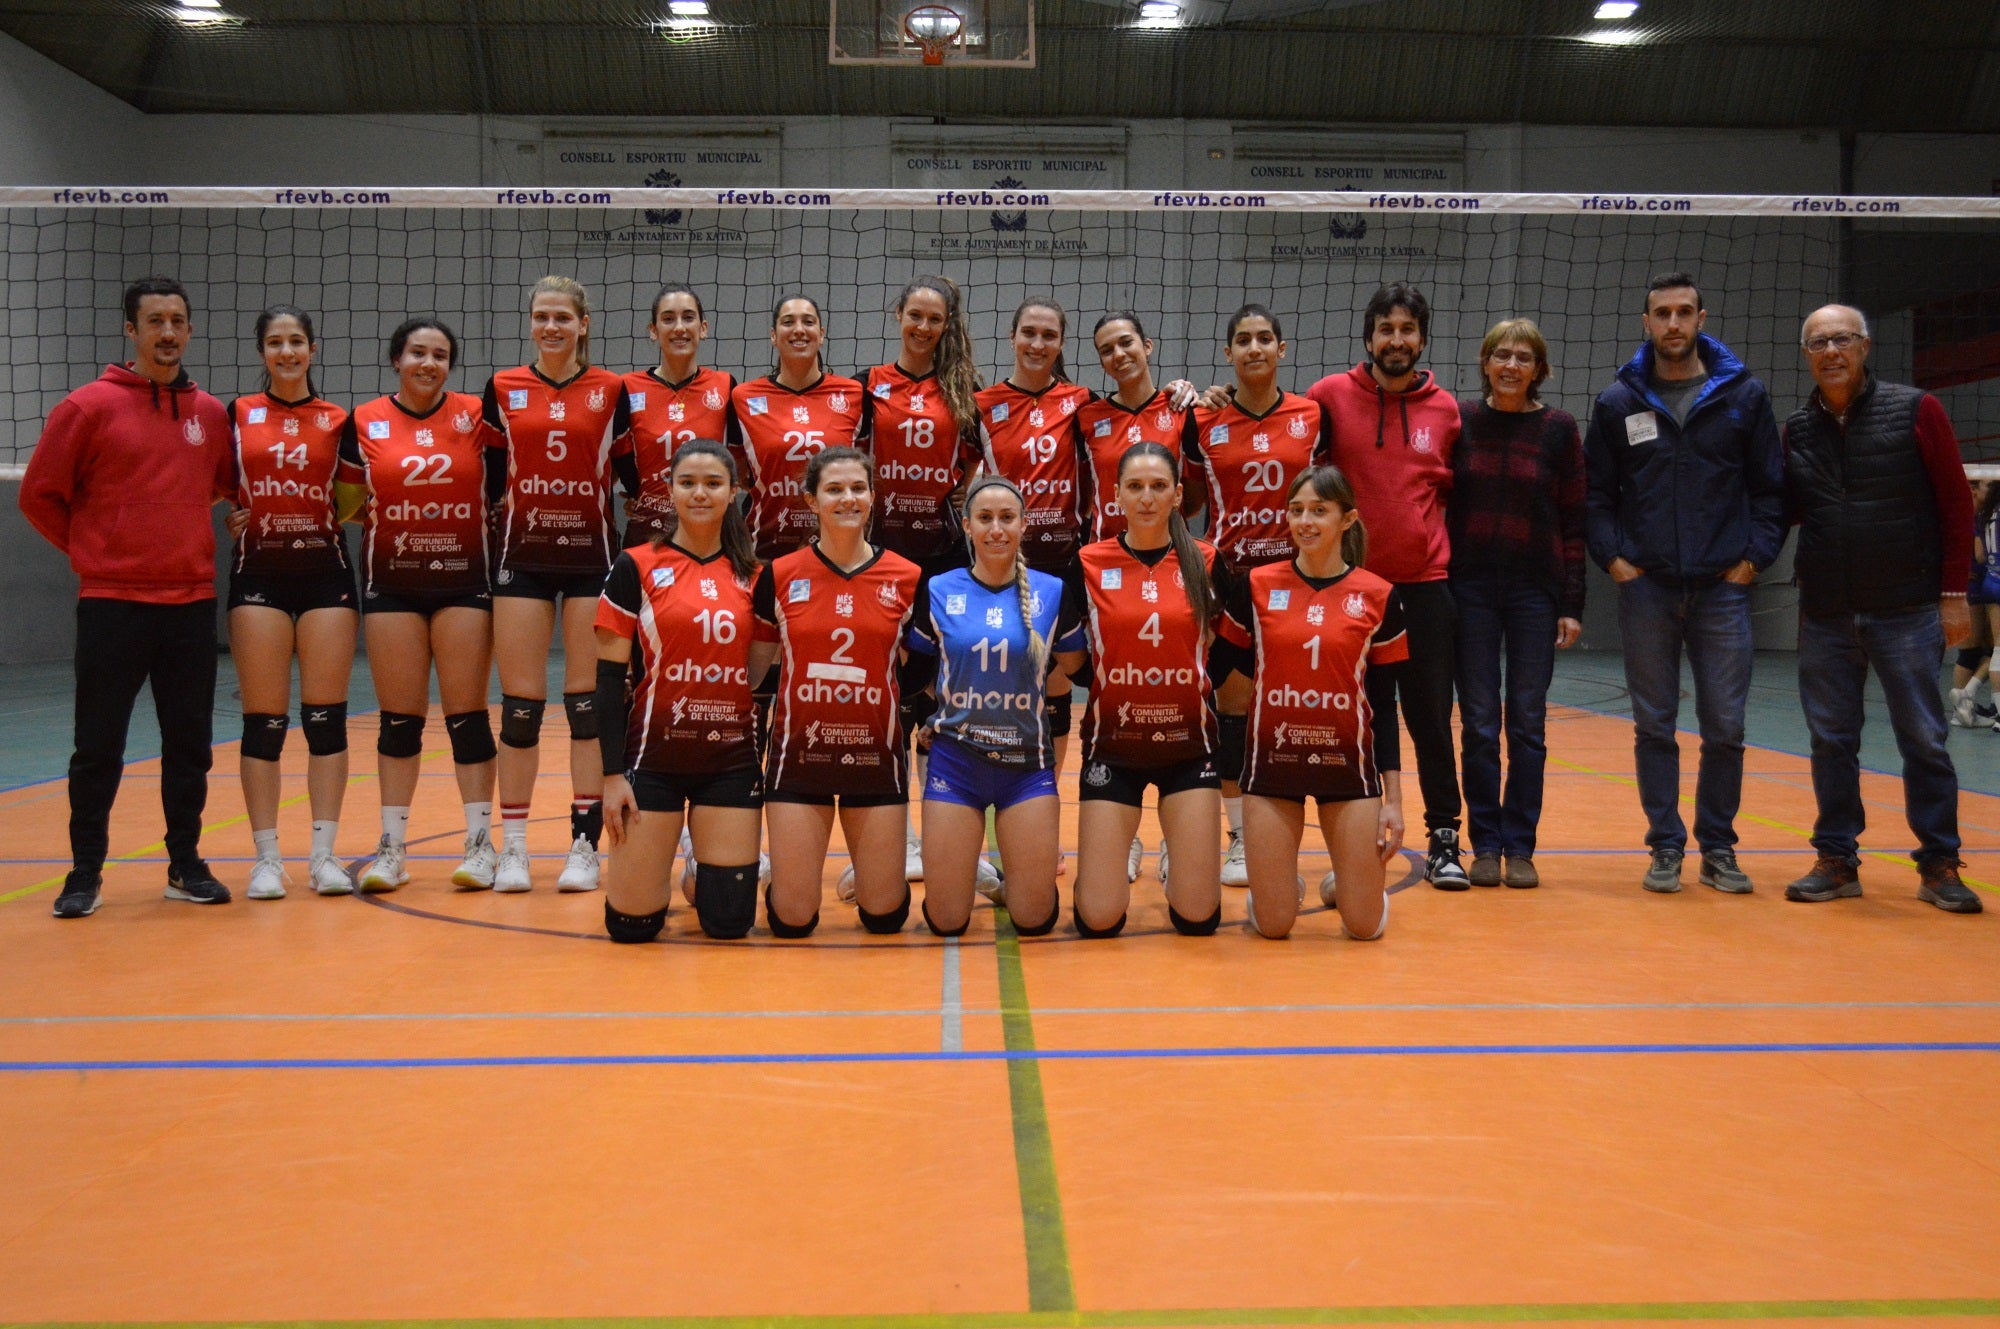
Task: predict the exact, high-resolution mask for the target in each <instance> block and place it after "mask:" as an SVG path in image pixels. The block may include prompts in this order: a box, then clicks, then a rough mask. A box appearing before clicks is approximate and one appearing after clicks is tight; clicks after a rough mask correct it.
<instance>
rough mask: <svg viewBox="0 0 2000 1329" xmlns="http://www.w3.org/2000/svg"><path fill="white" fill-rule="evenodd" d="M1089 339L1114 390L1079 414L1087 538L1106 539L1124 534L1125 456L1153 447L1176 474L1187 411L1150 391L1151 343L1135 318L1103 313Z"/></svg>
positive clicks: (1166, 395)
mask: <svg viewBox="0 0 2000 1329" xmlns="http://www.w3.org/2000/svg"><path fill="white" fill-rule="evenodd" d="M1090 339H1091V341H1092V342H1093V343H1094V344H1095V345H1096V347H1097V359H1098V363H1100V364H1102V365H1103V366H1104V372H1105V374H1106V375H1107V376H1108V377H1109V378H1110V379H1111V381H1112V383H1113V384H1114V385H1115V390H1114V391H1113V392H1112V394H1111V395H1110V396H1109V397H1093V398H1092V399H1091V400H1090V402H1089V403H1088V404H1086V405H1085V406H1083V407H1082V408H1080V409H1079V410H1078V411H1077V413H1076V420H1077V431H1078V434H1079V435H1080V437H1081V438H1082V440H1083V449H1084V455H1085V456H1086V458H1087V459H1088V460H1089V463H1090V465H1089V470H1088V484H1089V493H1090V532H1091V534H1090V538H1091V539H1093V540H1109V539H1111V538H1112V537H1114V536H1116V535H1118V534H1119V533H1121V532H1122V531H1124V529H1125V514H1124V509H1123V507H1122V505H1121V504H1122V496H1121V495H1120V493H1119V488H1118V471H1119V468H1120V466H1121V465H1122V464H1123V462H1124V458H1125V455H1126V453H1127V452H1128V451H1129V450H1130V449H1131V447H1132V446H1133V445H1134V444H1136V443H1157V444H1159V445H1160V446H1161V447H1162V448H1164V449H1166V451H1167V455H1168V456H1169V457H1170V458H1171V459H1172V460H1173V463H1174V470H1175V471H1176V473H1178V472H1179V470H1180V461H1181V447H1182V440H1183V439H1184V438H1185V437H1186V435H1187V427H1188V415H1189V412H1187V411H1185V410H1179V409H1176V408H1175V406H1174V400H1173V397H1172V396H1171V394H1170V393H1169V391H1168V390H1167V389H1164V388H1156V387H1154V386H1153V365H1152V360H1153V340H1152V338H1150V337H1148V336H1147V335H1146V329H1145V327H1144V325H1143V324H1141V323H1140V322H1139V316H1138V315H1137V314H1134V313H1130V312H1122V311H1121V312H1119V313H1114V314H1106V315H1105V316H1104V317H1103V318H1100V319H1098V320H1097V327H1096V328H1095V329H1094V330H1093V331H1092V332H1091V334H1090ZM1176 386H1178V385H1176Z"/></svg>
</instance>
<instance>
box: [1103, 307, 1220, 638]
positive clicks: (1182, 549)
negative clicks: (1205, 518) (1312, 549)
mask: <svg viewBox="0 0 2000 1329" xmlns="http://www.w3.org/2000/svg"><path fill="white" fill-rule="evenodd" d="M1135 326H1136V324H1135ZM1141 335H1143V334H1141ZM1146 457H1158V458H1159V459H1160V460H1161V461H1163V462H1165V463H1166V464H1167V473H1168V474H1169V475H1171V476H1173V477H1174V483H1175V484H1179V483H1180V482H1181V463H1180V459H1179V458H1178V457H1176V456H1174V454H1173V453H1171V452H1169V451H1168V450H1167V449H1166V448H1164V447H1162V446H1161V445H1160V444H1158V443H1155V442H1154V441H1153V440H1152V439H1150V438H1148V439H1141V440H1140V441H1139V442H1137V443H1134V444H1133V445H1132V446H1131V447H1129V448H1127V449H1125V455H1124V456H1122V457H1120V458H1119V459H1118V483H1119V484H1121V485H1123V484H1124V483H1125V468H1126V467H1127V466H1130V465H1131V464H1132V463H1133V462H1135V461H1139V460H1142V459H1144V458H1146ZM1167 539H1168V540H1169V541H1170V542H1172V544H1173V546H1174V559H1175V561H1176V562H1178V563H1179V564H1180V568H1181V582H1182V584H1183V585H1184V586H1186V588H1187V598H1188V603H1189V604H1191V605H1193V606H1194V618H1195V622H1197V623H1202V624H1206V623H1207V622H1208V621H1209V619H1211V618H1213V617H1214V616H1215V587H1214V585H1213V584H1212V583H1211V582H1210V581H1209V579H1208V560H1207V559H1206V558H1204V557H1203V556H1202V552H1201V546H1200V545H1199V544H1196V543H1195V538H1194V532H1192V531H1190V530H1189V529H1188V524H1187V519H1186V518H1185V517H1183V516H1181V512H1180V509H1179V508H1175V509H1174V510H1173V511H1171V512H1169V513H1168V514H1167Z"/></svg>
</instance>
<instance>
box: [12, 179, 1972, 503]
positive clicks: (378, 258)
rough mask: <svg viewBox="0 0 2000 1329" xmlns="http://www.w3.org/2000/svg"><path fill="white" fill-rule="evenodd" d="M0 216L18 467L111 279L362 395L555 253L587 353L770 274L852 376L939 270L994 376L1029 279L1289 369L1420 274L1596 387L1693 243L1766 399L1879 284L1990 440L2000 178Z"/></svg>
mask: <svg viewBox="0 0 2000 1329" xmlns="http://www.w3.org/2000/svg"><path fill="white" fill-rule="evenodd" d="M0 231H4V241H5V244H4V253H5V261H6V267H5V272H4V279H0V290H4V302H5V307H6V319H5V323H4V326H0V356H4V364H5V366H6V368H5V371H4V372H5V373H6V374H7V392H6V397H5V401H4V402H0V476H10V477H12V478H18V476H19V474H20V469H21V467H22V466H23V465H24V464H25V463H26V461H27V459H28V456H29V454H30V453H31V451H32V450H33V448H34V446H35V441H36V439H37V437H38V436H39V433H40V430H41V427H42V422H43V420H44V418H45V417H46V415H47V413H48V411H49V410H50V408H52V407H53V406H54V405H55V403H56V402H57V401H58V400H60V399H61V397H62V396H63V394H64V393H66V392H68V391H70V390H71V389H73V388H75V387H76V386H77V385H79V384H81V383H83V382H86V381H88V380H89V379H91V378H93V377H95V376H96V375H97V374H98V373H99V372H100V371H101V370H102V368H103V366H104V365H105V364H106V363H108V362H112V361H117V360H122V359H125V358H126V354H127V350H126V343H125V341H124V339H123V336H122V317H121V314H120V312H119V299H120V295H121V292H122V290H123V288H124V286H125V284H126V283H127V282H129V281H131V280H134V279H135V278H138V277H142V276H147V275H151V274H154V273H160V274H164V275H167V276H171V277H175V278H178V279H179V280H180V281H181V282H183V283H184V284H185V285H186V286H187V287H188V290H189V293H190V296H191V304H192V306H193V315H194V320H195V333H196V337H195V342H194V344H193V345H192V346H191V347H190V349H189V351H188V354H187V365H188V368H189V371H190V372H191V373H192V374H193V375H194V377H195V378H196V380H197V381H198V382H200V383H201V384H202V386H203V387H205V388H207V389H208V390H210V391H211V392H214V393H215V394H217V395H218V396H220V397H223V398H224V399H225V400H226V399H227V398H228V397H230V396H232V395H234V394H237V393H242V392H247V391H254V390H255V389H256V388H257V387H258V386H259V385H260V383H261V378H262V368H261V364H260V362H259V360H258V357H257V354H256V349H255V347H254V346H253V344H252V340H251V338H252V326H253V323H254V321H255V318H256V315H257V313H258V311H259V310H261V309H263V308H264V307H266V306H267V305H270V304H276V303H285V304H294V305H298V306H300V307H302V308H304V309H305V310H307V311H308V312H310V313H311V314H312V315H313V316H314V318H315V320H316V322H317V325H318V334H319V340H320V348H321V349H320V356H319V362H318V370H317V381H318V384H319V387H320V390H321V391H322V392H323V393H324V394H325V395H326V396H328V397H329V398H330V399H332V400H335V401H339V402H343V403H351V402H354V401H356V400H361V399H365V398H368V397H372V396H375V395H377V394H380V393H383V392H386V391H390V390H392V389H393V387H394V379H393V375H392V374H391V372H390V370H389V369H388V367H387V365H386V363H385V357H386V350H385V340H386V337H387V335H388V333H389V331H390V329H392V328H393V327H394V326H395V325H396V324H397V323H399V322H401V321H402V320H403V319H404V318H405V317H407V316H409V315H411V314H432V315H437V316H439V317H441V318H443V319H444V320H445V321H446V322H448V323H450V324H451V325H452V326H453V327H454V328H455V329H456V330H457V331H458V333H459V334H460V336H461V338H462V339H463V342H464V350H463V352H462V355H461V363H460V365H459V366H458V367H457V372H456V374H455V375H454V379H453V384H454V386H456V387H459V388H462V389H465V390H468V391H476V390H477V389H478V388H479V387H480V386H481V385H482V384H483V383H484V381H485V379H486V376H487V375H488V374H489V373H490V372H491V371H492V370H493V369H495V368H496V367H502V366H507V365H514V364H519V363H522V362H523V361H524V360H526V359H528V358H529V355H530V351H529V348H528V346H527V343H526V327H527V288H528V287H529V286H530V285H532V284H533V283H534V281H535V280H536V279H537V278H539V277H541V276H543V275H545V274H548V273H561V274H565V275H569V276H573V277H575V278H577V279H578V280H580V281H582V282H583V283H584V284H585V285H586V286H587V287H589V288H590V291H591V297H592V302H593V306H594V318H593V325H592V331H591V352H592V357H593V359H594V360H595V361H596V362H597V363H599V364H603V365H606V366H608V367H611V368H616V369H625V368H633V367H639V366H644V365H648V364H653V363H657V352H656V351H655V350H654V348H653V346H652V343H651V342H650V341H648V340H647V338H646V335H645V324H646V320H647V317H648V313H649V310H650V306H651V302H652V300H653V297H654V295H655V293H656V292H657V291H658V290H659V289H660V288H661V286H663V285H665V284H669V283H671V284H685V285H687V286H690V287H692V288H693V289H694V290H695V291H696V292H697V293H699V295H700V296H701V298H702V300H703V302H704V304H705V306H706V309H707V313H708V317H709V320H710V323H711V326H712V333H711V337H710V340H709V342H708V344H707V346H706V347H705V349H704V354H703V361H704V363H707V364H711V365H714V366H717V367H719V368H722V369H725V370H728V371H730V372H732V373H735V374H737V375H738V376H739V377H748V376H754V375H756V374H759V373H762V372H764V371H765V370H767V369H768V368H769V367H770V365H771V363H772V351H771V347H770V344H769V330H770V326H771V319H772V311H773V309H774V307H775V305H776V303H777V301H778V299H779V298H780V297H781V296H783V295H788V294H792V293H803V294H807V295H810V296H812V297H813V298H814V299H815V300H817V301H819V303H820V305H821V307H822V310H823V312H824V314H825V318H826V323H827V329H828V344H827V363H828V365H829V367H831V368H833V369H835V370H838V371H842V372H852V371H856V370H859V369H862V368H865V367H866V366H868V365H871V364H876V363H880V362H883V361H886V360H889V359H891V358H893V357H894V355H895V353H896V348H897V342H896V332H895V325H894V319H893V316H892V314H891V313H890V312H889V311H890V306H891V304H892V303H893V301H894V299H895V297H896V295H897V293H898V292H899V291H900V290H901V289H902V287H903V286H904V284H905V283H906V282H907V281H908V280H909V279H910V278H911V277H913V276H915V275H918V274H921V273H932V272H936V273H942V274H944V275H946V276H949V277H951V278H952V279H953V280H955V281H956V282H958V283H959V285H960V286H961V287H962V288H963V289H964V291H965V300H966V305H967V311H968V314H969V317H970V322H971V327H972V332H973V336H974V339H975V345H976V348H977V353H978V355H979V358H980V362H981V364H980V368H981V371H982V373H983V375H984V376H985V378H986V380H987V381H989V382H990V381H993V380H995V379H998V378H1000V377H1002V376H1004V375H1005V374H1006V372H1007V371H1008V370H1009V369H1010V368H1011V363H1012V361H1011V354H1010V352H1009V351H1008V348H1007V345H1006V340H1005V338H1006V332H1007V328H1008V324H1009V322H1010V320H1011V317H1012V314H1013V311H1014V309H1015V307H1016V306H1017V305H1018V304H1019V303H1020V302H1021V301H1022V300H1024V299H1026V298H1028V297H1030V296H1041V297H1051V298H1053V299H1054V300H1055V301H1057V302H1058V303H1060V304H1061V305H1062V307H1063V308H1064V309H1065V310H1066V311H1067V312H1068V318H1069V331H1070V340H1069V346H1068V354H1067V360H1068V367H1069V373H1070V376H1071V377H1072V378H1074V379H1076V380H1077V381H1079V382H1082V383H1085V384H1087V385H1089V386H1092V387H1099V388H1104V387H1108V385H1107V384H1106V383H1105V382H1104V380H1103V376H1102V374H1101V373H1100V372H1099V370H1098V367H1097V363H1096V357H1095V355H1094V354H1093V353H1092V351H1091V349H1090V344H1089V333H1090V330H1091V325H1092V324H1093V323H1095V322H1096V320H1097V319H1098V318H1099V317H1100V316H1101V315H1102V314H1104V313H1106V312H1108V311H1112V310H1130V311H1133V312H1134V313H1136V314H1137V315H1138V316H1139V317H1140V319H1141V320H1142V321H1143V322H1144V324H1145V327H1146V331H1147V332H1148V333H1149V334H1150V335H1151V336H1153V337H1154V338H1155V339H1156V340H1157V341H1158V349H1157V350H1156V352H1155V354H1154V360H1153V363H1154V371H1155V376H1156V378H1158V379H1159V380H1160V381H1162V382H1164V381H1166V380H1167V379H1169V378H1173V377H1176V376H1182V375H1185V376H1187V377H1189V378H1192V379H1194V380H1195V381H1196V382H1198V383H1204V384H1206V383H1210V382H1216V381H1219V380H1221V379H1222V378H1223V376H1224V375H1225V373H1226V370H1225V368H1224V367H1223V365H1222V364H1221V361H1220V344H1221V338H1222V332H1223V325H1224V322H1225V320H1226V319H1227V318H1228V316H1229V315H1230V313H1231V312H1233V311H1234V310H1235V309H1236V308H1237V307H1238V306H1240V305H1242V304H1244V303H1248V302H1255V303H1259V304H1264V305H1267V306H1268V307H1270V308H1271V309H1272V310H1273V311H1274V313H1275V314H1276V315H1277V316H1278V318H1279V320H1280V321H1281V323H1282V325H1283V330H1284V335H1285V337H1286V339H1287V341H1288V342H1289V344H1290V349H1289V354H1288V357H1287V365H1286V370H1285V372H1284V373H1283V374H1282V376H1281V381H1282V382H1283V383H1284V384H1285V385H1286V386H1288V387H1291V388H1294V389H1298V390H1303V389H1304V388H1305V387H1306V386H1308V385H1309V384H1310V383H1311V382H1312V381H1313V380H1314V379H1315V378H1316V377H1318V376H1319V375H1320V374H1322V373H1325V372H1329V371H1337V370H1340V369H1344V368H1347V367H1348V366H1351V365H1353V364H1354V363H1355V362H1356V361H1357V360H1359V359H1360V358H1361V357H1362V348H1361V336H1360V332H1361V329H1360V311H1361V309H1362V308H1363V306H1364V305H1365V304H1366V303H1367V301H1368V298H1369V296H1370V295H1371V294H1372V293H1373V292H1374V291H1375V289H1376V288H1377V287H1378V286H1380V285H1381V284H1382V283H1383V282H1385V281H1408V282H1411V283H1413V284H1415V285H1416V286H1418V287H1419V288H1421V289H1422V290H1423V291H1424V292H1425V294H1426V295H1427V296H1428V298H1429V300H1430V303H1431V306H1432V309H1433V311H1434V313H1433V322H1432V327H1431V337H1430V346H1429V349H1428V351H1427V354H1426V364H1427V365H1428V367H1429V368H1430V369H1431V370H1432V371H1433V372H1434V373H1436V375H1437V376H1438V379H1439V380H1440V382H1441V383H1442V384H1443V385H1444V386H1445V387H1447V388H1449V389H1451V390H1453V391H1455V392H1459V393H1461V394H1469V393H1472V392H1476V391H1477V390H1478V386H1479V376H1478V368H1477V364H1476V361H1477V356H1478V348H1479V343H1480V340H1481V338H1482V337H1483V336H1484V334H1485V332H1486V330H1487V329H1488V328H1489V327H1490V326H1491V325H1492V324H1494V323H1495V322H1497V321H1499V320H1501V319H1503V318H1511V317H1527V318H1532V319H1534V320H1535V322H1536V323H1537V324H1539V325H1540V327H1541V328H1542V331H1543V333H1544V335H1545V336H1546V337H1547V339H1548V342H1549V348H1550V360H1551V364H1552V366H1553V375H1552V377H1551V379H1550V381H1549V383H1548V384H1547V385H1546V387H1545V388H1544V393H1543V395H1544V398H1545V399H1547V400H1549V401H1552V402H1554V403H1555V404H1557V405H1560V406H1562V407H1563V408H1565V409H1567V410H1569V411H1571V412H1572V413H1574V414H1576V415H1578V416H1579V417H1582V416H1583V415H1584V414H1585V412H1586V411H1587V410H1588V409H1589V406H1590V402H1591V400H1592V398H1593V397H1594V396H1595V395H1596V393H1597V392H1598V391H1599V390H1600V389H1602V388H1603V387H1604V385H1605V384H1606V383H1608V382H1609V381H1610V379H1611V377H1612V375H1613V374H1614V373H1615V372H1616V371H1617V369H1618V367H1619V366H1620V365H1621V364H1623V363H1624V362H1625V361H1626V360H1627V359H1629V358H1630V356H1631V355H1632V353H1633V351H1634V350H1635V349H1636V347H1637V345H1638V344H1639V339H1640V327H1639V315H1640V311H1641V309H1642V308H1643V303H1644V291H1645V287H1646V283H1647V281H1648V279H1650V278H1651V277H1652V276H1653V275H1655V274H1656V273H1660V272H1665V271H1674V270H1684V271H1686V272H1689V273H1691V274H1693V275H1694V277H1695V278H1696V280H1697V281H1698V282H1699V283H1700V286H1701V289H1702V292H1703V295H1704V298H1705V302H1706V305H1707V308H1708V311H1709V321H1708V331H1709V332H1710V333H1712V334H1713V335H1715V336H1716V337H1718V338H1719V339H1720V340H1722V341H1723V342H1725V343H1726V344H1728V345H1729V346H1730V347H1731V348H1732V349H1733V350H1734V351H1735V352H1736V353H1737V354H1738V355H1739V356H1740V357H1741V358H1742V359H1743V360H1744V362H1745V363H1746V364H1747V365H1748V366H1749V367H1750V369H1751V371H1752V372H1754V373H1755V374H1757V375H1758V376H1759V377H1760V378H1762V379H1763V380H1764V381H1765V383H1766V384H1767V385H1768V386H1769V387H1770V389H1771V393H1772V397H1773V401H1774V403H1775V405H1776V407H1777V409H1778V413H1779V415H1780V417H1781V418H1782V417H1783V416H1784V415H1785V414H1786V413H1788V412H1789V411H1790V410H1791V409H1792V408H1793V407H1794V406H1795V405H1797V404H1798V403H1799V402H1800V401H1802V400H1803V399H1804V398H1805V396H1806V395H1807V394H1808V393H1809V392H1810V390H1811V386H1812V384H1811V379H1810V376H1809V374H1808V371H1807V367H1806V363H1805V360H1804V357H1803V355H1802V354H1801V352H1800V349H1799V328H1800V324H1801V322H1802V320H1803V319H1804V317H1805V315H1806V314H1807V313H1809V312H1811V311H1812V310H1813V309H1815V308H1817V307H1818V306H1820V305H1822V304H1825V303H1828V302H1829V301H1841V302H1843V303H1849V304H1854V305H1857V306H1859V307H1860V308H1862V309H1863V310H1864V311H1865V312H1866V313H1867V314H1868V316H1869V319H1870V321H1871V324H1872V330H1873V333H1874V337H1875V349H1874V357H1873V363H1874V365H1875V368H1876V369H1877V371H1878V372H1879V373H1880V374H1882V375H1883V376H1884V377H1886V378H1891V379H1896V380H1900V381H1904V382H1914V383H1917V384H1919V385H1921V386H1923V387H1926V388H1928V389H1930V390H1932V391H1934V392H1936V393H1937V394H1938V396H1939V397H1940V398H1941V399H1942V400H1943V401H1944V402H1945V404H1946V406H1947V408H1948V409H1949V410H1950V412H1951V415H1952V417H1953V421H1954V424H1955V425H1956V427H1957V429H1958V432H1959V435H1960V438H1961V440H1962V443H1963V447H1964V450H1965V454H1966V457H1967V460H1968V461H1973V462H2000V198H1993V199H1980V198H1966V199H1945V198H1856V197H1836V196H1825V197H1804V198H1800V197H1762V196H1745V197H1739V196H1667V195H1630V194H1617V195H1576V194H1564V195H1547V194H1536V195H1527V194H1401V195H1388V194H1383V195H1362V194H1357V193H1290V194H1287V193H1222V192H1207V193H1204V192H1200V191H1194V192H1160V191H1144V190H1118V191H1071V192H1031V191H1026V190H1021V191H1008V190H1004V189H998V188H996V189H992V190H949V191H943V192H931V191H923V190H845V189H832V190H774V189H769V188H764V187H758V188H755V189H741V190H731V189H723V190H715V189H699V190H698V189H617V190H545V189H534V190H512V189H497V188H430V189H424V188H409V189H403V188H398V189H381V190H371V189H345V188H343V189H332V188H327V189H276V188H166V189H162V188H150V187H147V188H142V187H130V188H121V187H104V188H88V189H84V188H68V189H64V188H55V187H50V188H25V187H22V188H0Z"/></svg>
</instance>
